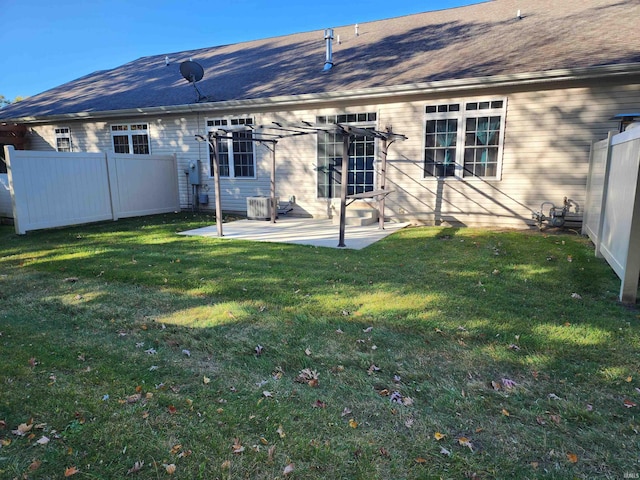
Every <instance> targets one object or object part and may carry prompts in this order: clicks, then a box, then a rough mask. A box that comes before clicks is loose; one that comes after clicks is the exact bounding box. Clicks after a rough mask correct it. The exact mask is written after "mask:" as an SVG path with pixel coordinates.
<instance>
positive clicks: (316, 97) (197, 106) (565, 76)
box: [0, 63, 640, 124]
mask: <svg viewBox="0 0 640 480" xmlns="http://www.w3.org/2000/svg"><path fill="white" fill-rule="evenodd" d="M632 75H640V64H639V63H628V64H619V65H605V66H601V67H586V68H573V69H559V70H548V71H544V72H529V73H516V74H509V75H494V76H487V77H476V78H467V79H456V80H442V81H436V82H423V83H411V84H405V85H394V86H388V87H371V88H363V89H357V90H345V91H341V92H340V91H337V92H323V93H310V94H302V95H282V96H277V97H267V98H256V99H248V100H228V101H221V102H206V103H190V104H185V105H168V106H162V107H144V108H132V109H123V110H105V111H99V112H78V113H67V114H60V115H48V116H35V117H21V118H8V119H1V120H0V121H2V122H7V123H32V124H33V123H50V122H56V121H63V120H92V119H104V118H115V117H133V116H157V115H169V114H183V113H195V112H211V113H213V112H217V111H226V112H230V113H233V112H234V111H244V112H246V111H248V110H250V111H255V110H258V109H267V108H268V109H269V110H273V109H274V108H280V109H282V107H292V106H309V105H320V104H326V103H330V102H334V101H372V100H374V101H375V100H377V99H380V98H388V97H396V96H414V95H425V94H434V93H449V92H457V91H462V90H471V89H475V90H478V89H488V88H496V87H512V86H523V85H537V84H544V83H558V82H569V81H581V80H597V79H610V78H616V77H625V76H632Z"/></svg>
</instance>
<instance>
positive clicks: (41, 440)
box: [36, 435, 50, 445]
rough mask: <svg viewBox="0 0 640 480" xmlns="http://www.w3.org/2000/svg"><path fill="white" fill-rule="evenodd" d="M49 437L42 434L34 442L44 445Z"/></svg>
mask: <svg viewBox="0 0 640 480" xmlns="http://www.w3.org/2000/svg"><path fill="white" fill-rule="evenodd" d="M49 441H50V440H49V437H45V436H44V435H43V436H42V437H40V438H39V439H38V441H37V442H36V443H37V444H38V445H46V444H47V443H49Z"/></svg>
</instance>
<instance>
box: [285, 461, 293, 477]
mask: <svg viewBox="0 0 640 480" xmlns="http://www.w3.org/2000/svg"><path fill="white" fill-rule="evenodd" d="M294 468H295V466H294V465H293V463H290V464H289V465H287V466H286V467H284V471H283V472H282V473H283V474H284V475H289V474H290V473H291V472H293V470H294Z"/></svg>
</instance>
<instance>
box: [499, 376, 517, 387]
mask: <svg viewBox="0 0 640 480" xmlns="http://www.w3.org/2000/svg"><path fill="white" fill-rule="evenodd" d="M501 381H502V386H503V387H504V388H506V389H511V388H515V387H516V386H517V385H518V384H517V383H516V382H514V381H513V380H511V379H509V378H503V379H502V380H501Z"/></svg>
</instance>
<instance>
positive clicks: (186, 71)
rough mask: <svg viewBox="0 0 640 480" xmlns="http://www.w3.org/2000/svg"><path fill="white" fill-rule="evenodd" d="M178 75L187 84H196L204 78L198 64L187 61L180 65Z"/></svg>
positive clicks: (200, 66)
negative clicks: (180, 75)
mask: <svg viewBox="0 0 640 480" xmlns="http://www.w3.org/2000/svg"><path fill="white" fill-rule="evenodd" d="M180 73H181V74H182V76H183V77H184V79H185V80H186V81H187V82H190V83H196V82H199V81H200V80H202V77H204V68H202V65H200V64H199V63H198V62H194V61H193V60H187V61H186V62H182V63H181V64H180Z"/></svg>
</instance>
